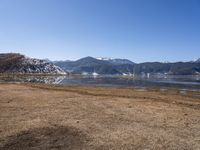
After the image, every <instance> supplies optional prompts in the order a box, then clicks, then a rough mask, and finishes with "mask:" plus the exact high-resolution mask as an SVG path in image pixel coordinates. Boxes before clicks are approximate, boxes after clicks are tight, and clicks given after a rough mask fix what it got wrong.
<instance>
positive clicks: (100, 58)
mask: <svg viewBox="0 0 200 150" xmlns="http://www.w3.org/2000/svg"><path fill="white" fill-rule="evenodd" d="M96 59H98V60H105V61H108V60H112V59H113V58H110V57H97V58H96Z"/></svg>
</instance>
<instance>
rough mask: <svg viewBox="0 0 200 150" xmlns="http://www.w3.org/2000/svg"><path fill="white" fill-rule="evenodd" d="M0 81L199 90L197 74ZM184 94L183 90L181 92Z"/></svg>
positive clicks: (11, 77) (4, 78) (3, 78)
mask: <svg viewBox="0 0 200 150" xmlns="http://www.w3.org/2000/svg"><path fill="white" fill-rule="evenodd" d="M0 82H31V83H46V84H66V85H67V84H68V85H70V84H72V85H94V86H129V87H136V88H140V89H141V88H142V89H143V90H146V89H145V88H149V87H150V88H151V87H154V88H160V90H161V91H165V90H167V89H168V88H178V89H180V90H182V91H185V90H198V91H200V77H199V76H172V75H171V76H169V75H168V76H166V75H165V76H150V77H149V76H148V77H143V76H134V77H119V76H95V77H93V76H33V75H32V76H27V75H26V76H22V75H7V76H5V75H4V76H0ZM183 94H184V92H183Z"/></svg>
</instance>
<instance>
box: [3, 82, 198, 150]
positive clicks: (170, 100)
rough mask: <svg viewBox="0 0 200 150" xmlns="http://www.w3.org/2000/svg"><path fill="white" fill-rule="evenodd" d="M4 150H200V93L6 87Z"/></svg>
mask: <svg viewBox="0 0 200 150" xmlns="http://www.w3.org/2000/svg"><path fill="white" fill-rule="evenodd" d="M0 149H1V150H29V149H31V150H37V149H40V150H43V149H44V150H49V149H61V150H62V149H63V150H65V149H66V150H67V149H69V150H73V149H75V150H78V149H85V150H87V149H99V150H102V149H125V150H126V149H155V150H156V149H162V150H163V149H164V150H165V149H169V150H173V149H174V150H175V149H176V150H177V149H180V150H184V149H185V150H190V149H192V150H199V149H200V93H198V92H188V93H180V92H179V91H177V90H167V91H160V90H148V91H143V90H138V89H133V88H132V89H131V88H106V87H105V88H103V87H83V86H82V87H81V86H50V85H37V84H35V85H33V84H0Z"/></svg>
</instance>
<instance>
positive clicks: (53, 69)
mask: <svg viewBox="0 0 200 150" xmlns="http://www.w3.org/2000/svg"><path fill="white" fill-rule="evenodd" d="M0 73H38V74H65V71H63V69H61V68H60V67H58V66H56V65H54V64H53V63H50V62H48V61H46V60H40V59H34V58H29V57H26V56H24V55H21V54H18V53H4V54H0Z"/></svg>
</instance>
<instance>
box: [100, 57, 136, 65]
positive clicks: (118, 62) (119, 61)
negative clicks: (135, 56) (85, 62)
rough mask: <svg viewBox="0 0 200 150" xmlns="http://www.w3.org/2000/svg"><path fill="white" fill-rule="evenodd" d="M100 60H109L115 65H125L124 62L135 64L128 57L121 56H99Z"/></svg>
mask: <svg viewBox="0 0 200 150" xmlns="http://www.w3.org/2000/svg"><path fill="white" fill-rule="evenodd" d="M96 59H98V60H103V61H108V62H110V63H112V64H115V65H123V64H134V63H133V62H132V61H130V60H128V59H121V58H110V57H98V58H96Z"/></svg>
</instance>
